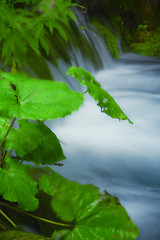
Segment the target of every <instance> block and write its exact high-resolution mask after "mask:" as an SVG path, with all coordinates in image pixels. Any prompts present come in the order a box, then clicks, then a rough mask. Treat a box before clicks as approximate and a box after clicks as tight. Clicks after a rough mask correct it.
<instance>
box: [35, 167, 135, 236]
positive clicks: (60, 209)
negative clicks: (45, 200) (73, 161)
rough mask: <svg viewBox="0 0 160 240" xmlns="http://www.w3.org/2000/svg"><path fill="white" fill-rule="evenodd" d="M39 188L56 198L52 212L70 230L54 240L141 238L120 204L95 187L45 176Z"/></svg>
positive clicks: (60, 232) (57, 234) (58, 234)
mask: <svg viewBox="0 0 160 240" xmlns="http://www.w3.org/2000/svg"><path fill="white" fill-rule="evenodd" d="M39 186H40V189H43V190H44V191H45V192H46V193H47V194H49V195H52V196H53V200H52V203H51V205H52V208H53V211H54V212H56V214H57V216H58V217H59V218H60V219H61V221H64V222H65V223H69V224H70V226H71V228H70V229H67V230H66V229H64V230H60V231H54V232H53V235H52V238H53V239H59V240H62V239H65V240H84V239H94V240H98V239H99V240H106V239H108V240H116V239H124V240H133V239H136V237H138V236H139V231H138V229H137V227H136V225H135V224H134V223H133V222H132V221H131V219H130V218H129V217H128V215H127V212H126V211H125V209H124V208H123V207H122V206H121V205H120V202H119V200H118V199H117V198H116V197H113V196H111V195H109V194H108V193H103V194H100V193H99V190H98V188H96V187H94V186H93V185H81V184H79V183H76V182H70V181H69V180H67V179H64V178H62V177H61V176H60V175H59V176H58V174H57V173H54V172H53V173H52V175H44V176H43V177H42V178H41V179H40V182H39ZM51 186H52V187H51Z"/></svg>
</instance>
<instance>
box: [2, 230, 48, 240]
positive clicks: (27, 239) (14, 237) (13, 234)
mask: <svg viewBox="0 0 160 240" xmlns="http://www.w3.org/2000/svg"><path fill="white" fill-rule="evenodd" d="M0 239H1V240H31V239H32V240H50V238H46V237H43V236H41V235H38V234H33V233H26V232H22V231H13V230H10V231H2V232H0Z"/></svg>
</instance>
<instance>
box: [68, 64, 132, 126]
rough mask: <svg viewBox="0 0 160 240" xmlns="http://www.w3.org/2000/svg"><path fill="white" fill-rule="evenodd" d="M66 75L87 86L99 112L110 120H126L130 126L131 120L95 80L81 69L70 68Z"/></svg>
mask: <svg viewBox="0 0 160 240" xmlns="http://www.w3.org/2000/svg"><path fill="white" fill-rule="evenodd" d="M66 74H70V75H71V76H72V77H75V78H76V79H77V80H78V81H79V82H80V83H81V84H82V85H86V86H87V91H88V93H89V94H90V95H91V97H93V98H94V99H95V101H97V102H98V103H97V105H98V106H99V107H100V108H101V112H104V113H106V114H107V115H109V116H110V117H112V118H117V119H119V120H128V121H129V122H130V123H131V124H133V122H131V120H130V119H129V118H128V117H127V116H126V115H125V113H124V112H123V111H122V109H121V108H120V107H119V105H118V104H117V103H116V101H115V100H114V98H113V97H112V96H111V95H110V94H109V93H107V92H106V91H105V90H104V89H103V88H101V85H100V84H99V83H98V82H97V81H96V80H95V78H94V77H93V76H92V75H91V74H90V73H89V72H88V71H85V70H83V69H82V68H77V67H74V66H72V67H71V68H70V69H69V70H68V71H67V73H66Z"/></svg>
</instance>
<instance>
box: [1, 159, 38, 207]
mask: <svg viewBox="0 0 160 240" xmlns="http://www.w3.org/2000/svg"><path fill="white" fill-rule="evenodd" d="M29 170H30V166H29V165H22V164H20V163H19V162H18V161H17V160H16V159H14V160H13V159H12V158H8V159H7V160H6V166H5V168H4V169H2V168H0V183H1V184H0V194H1V195H2V196H3V198H4V199H6V200H8V201H11V202H18V206H19V207H20V208H22V209H24V210H26V211H33V210H35V209H37V207H38V199H36V198H35V194H36V193H37V192H38V189H37V183H36V182H35V181H34V180H33V179H32V178H31V177H30V176H29V175H28V172H29Z"/></svg>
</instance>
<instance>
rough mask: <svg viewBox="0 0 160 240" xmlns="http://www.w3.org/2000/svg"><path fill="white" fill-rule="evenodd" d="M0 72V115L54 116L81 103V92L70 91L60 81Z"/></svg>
mask: <svg viewBox="0 0 160 240" xmlns="http://www.w3.org/2000/svg"><path fill="white" fill-rule="evenodd" d="M0 76H1V79H0V89H2V92H1V95H0V115H1V117H6V118H9V119H10V118H21V119H32V120H38V119H39V120H47V119H55V118H58V117H64V116H66V115H68V114H71V112H72V111H74V110H77V109H78V108H79V106H80V105H81V104H82V103H83V94H82V93H80V92H73V91H71V90H70V89H69V87H68V86H67V85H66V84H65V83H64V82H53V81H49V80H45V81H44V80H37V79H33V78H32V79H31V78H29V77H28V76H26V75H23V74H18V73H17V74H11V73H5V72H0ZM11 83H12V84H11ZM13 84H14V86H15V89H13V88H12V86H13Z"/></svg>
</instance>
